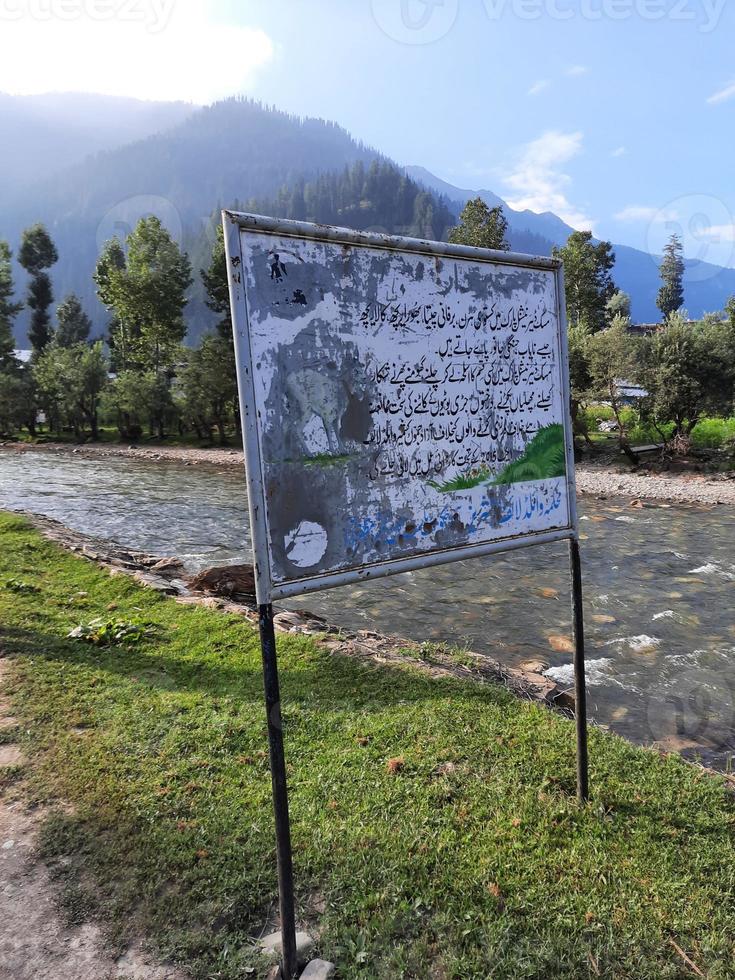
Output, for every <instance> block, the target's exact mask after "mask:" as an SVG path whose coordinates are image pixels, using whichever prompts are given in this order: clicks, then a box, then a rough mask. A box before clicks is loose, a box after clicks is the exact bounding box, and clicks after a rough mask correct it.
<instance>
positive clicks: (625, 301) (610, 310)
mask: <svg viewBox="0 0 735 980" xmlns="http://www.w3.org/2000/svg"><path fill="white" fill-rule="evenodd" d="M607 316H608V320H609V321H610V323H612V321H613V320H614V319H615V317H616V316H624V317H626V318H627V319H628V320H629V319H630V296H629V295H628V294H627V293H624V292H623V290H622V289H618V290H617V292H615V293H613V294H612V296H611V297H610V299H609V300H608V301H607Z"/></svg>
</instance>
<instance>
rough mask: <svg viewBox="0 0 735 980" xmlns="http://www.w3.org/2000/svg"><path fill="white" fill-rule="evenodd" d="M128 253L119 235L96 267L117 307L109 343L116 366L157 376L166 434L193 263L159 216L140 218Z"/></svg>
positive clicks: (161, 430)
mask: <svg viewBox="0 0 735 980" xmlns="http://www.w3.org/2000/svg"><path fill="white" fill-rule="evenodd" d="M126 244H127V256H126V255H125V253H124V252H123V250H122V246H121V245H120V243H119V242H116V241H115V240H113V241H111V242H109V243H108V244H107V245H106V246H105V248H104V249H103V252H102V255H101V256H100V260H99V262H98V264H97V269H96V271H95V277H94V278H95V282H96V283H97V291H98V295H99V296H100V299H101V300H102V302H103V303H104V304H105V305H106V306H107V307H108V309H109V310H111V312H112V313H113V324H112V325H113V329H114V332H113V333H112V334H111V337H110V346H111V348H112V349H113V351H114V353H115V362H116V367H118V366H119V367H121V368H122V370H125V371H127V370H134V371H137V372H139V373H141V372H147V371H149V370H152V371H153V373H154V375H155V377H156V379H157V380H156V390H157V392H158V393H159V394H158V397H157V398H156V399H155V404H156V406H157V407H156V408H155V415H154V422H155V426H156V429H157V431H158V435H159V437H160V438H163V437H164V435H165V416H166V410H167V408H168V407H169V406H170V404H171V399H170V386H171V379H172V378H173V374H174V368H175V364H176V362H177V360H178V359H179V357H180V349H181V344H182V342H183V340H184V336H185V334H186V325H185V323H184V307H185V306H186V291H187V289H188V288H189V286H190V285H191V283H192V278H191V265H190V263H189V258H188V256H187V255H186V253H184V252H182V251H181V249H180V248H179V246H178V245H177V244H176V242H175V241H174V240H173V239H172V238H171V236H170V234H169V233H168V231H167V230H166V229H165V228H164V227H163V225H162V224H161V221H160V220H159V219H158V218H156V217H155V216H151V217H148V218H141V220H140V221H139V222H138V224H137V225H136V227H135V229H134V230H133V231H132V232H131V234H130V235H129V236H128V238H127V242H126Z"/></svg>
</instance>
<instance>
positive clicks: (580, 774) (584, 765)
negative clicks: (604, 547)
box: [569, 536, 589, 803]
mask: <svg viewBox="0 0 735 980" xmlns="http://www.w3.org/2000/svg"><path fill="white" fill-rule="evenodd" d="M569 565H570V570H571V574H572V620H573V630H574V704H575V708H574V718H575V722H576V725H577V798H578V799H579V802H580V803H586V802H587V800H588V799H589V771H588V756H587V688H586V686H585V677H584V609H583V607H582V561H581V559H580V554H579V540H578V538H577V537H576V536H575V537H572V538H570V539H569Z"/></svg>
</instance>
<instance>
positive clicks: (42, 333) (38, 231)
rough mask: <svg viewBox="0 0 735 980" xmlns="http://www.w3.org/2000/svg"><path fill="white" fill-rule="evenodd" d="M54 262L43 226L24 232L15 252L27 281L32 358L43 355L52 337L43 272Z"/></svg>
mask: <svg viewBox="0 0 735 980" xmlns="http://www.w3.org/2000/svg"><path fill="white" fill-rule="evenodd" d="M58 260H59V254H58V252H57V251H56V246H55V245H54V243H53V241H52V240H51V236H50V235H49V233H48V232H47V231H46V229H45V228H44V226H43V225H41V224H37V225H32V226H31V227H30V228H26V230H25V231H24V232H23V238H22V240H21V245H20V249H19V251H18V261H19V262H20V264H21V265H22V266H23V268H24V269H25V270H26V272H27V273H28V275H29V276H30V277H31V281H30V283H29V284H28V299H27V304H28V306H29V307H30V309H31V310H33V313H32V314H31V325H30V329H29V331H28V339H29V340H30V342H31V347H33V350H34V353H35V354H36V355H38V354H40V353H41V352H42V351H43V349H44V348H45V347H46V345H47V344H48V342H49V341H50V340H51V336H52V330H51V317H50V316H49V312H48V311H49V307H50V306H51V304H52V303H53V301H54V291H53V288H52V286H51V277H50V276H49V275H48V273H47V272H46V269H50V268H51V266H52V265H54V263H56V262H58Z"/></svg>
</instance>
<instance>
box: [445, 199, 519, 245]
mask: <svg viewBox="0 0 735 980" xmlns="http://www.w3.org/2000/svg"><path fill="white" fill-rule="evenodd" d="M507 234H508V219H507V218H506V217H505V214H504V213H503V209H502V207H500V206H498V207H495V208H491V207H488V205H487V204H486V203H485V201H483V199H482V198H481V197H476V198H475V199H474V200H472V201H468V202H467V204H465V206H464V209H463V211H462V213H461V214H460V216H459V224H458V225H457V227H456V228H452V230H451V231H450V233H449V241H450V242H452V243H453V244H455V245H472V246H474V247H475V248H494V249H500V250H501V251H503V252H507V251H509V249H510V245H509V244H508V239H507V237H506V236H507Z"/></svg>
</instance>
